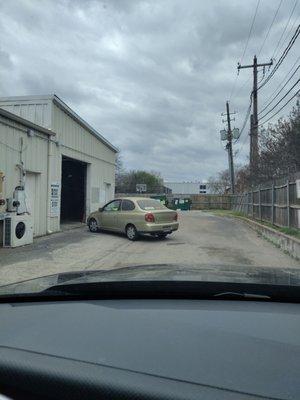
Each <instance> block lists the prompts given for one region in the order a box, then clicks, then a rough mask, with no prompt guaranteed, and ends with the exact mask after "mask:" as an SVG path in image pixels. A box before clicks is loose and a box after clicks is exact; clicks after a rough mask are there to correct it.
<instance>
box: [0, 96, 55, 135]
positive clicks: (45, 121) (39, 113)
mask: <svg viewBox="0 0 300 400" xmlns="http://www.w3.org/2000/svg"><path fill="white" fill-rule="evenodd" d="M51 103H52V102H51V100H50V99H46V98H45V99H44V100H38V101H37V100H31V101H25V100H20V101H17V100H16V101H14V102H13V103H12V102H11V101H1V105H0V106H1V108H3V109H4V110H7V111H9V112H11V113H13V114H15V115H18V116H19V117H22V118H25V119H28V120H29V121H31V122H34V123H36V124H37V125H41V126H43V127H44V128H48V129H51Z"/></svg>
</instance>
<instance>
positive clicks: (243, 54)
mask: <svg viewBox="0 0 300 400" xmlns="http://www.w3.org/2000/svg"><path fill="white" fill-rule="evenodd" d="M259 4H260V0H258V1H257V4H256V8H255V11H254V15H253V17H252V22H251V26H250V30H249V33H248V37H247V41H246V44H245V47H244V50H243V53H242V56H241V58H240V63H242V61H243V58H244V56H245V54H246V51H247V48H248V44H249V40H250V37H251V35H252V30H253V26H254V22H255V19H256V15H257V11H258V7H259ZM238 76H239V74H238V73H237V74H236V76H235V80H234V83H233V86H232V89H231V92H230V96H229V101H230V100H231V98H232V95H233V93H234V90H235V87H236V82H237V79H238Z"/></svg>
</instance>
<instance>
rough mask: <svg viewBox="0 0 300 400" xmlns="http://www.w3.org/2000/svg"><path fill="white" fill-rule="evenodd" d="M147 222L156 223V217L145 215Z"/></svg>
mask: <svg viewBox="0 0 300 400" xmlns="http://www.w3.org/2000/svg"><path fill="white" fill-rule="evenodd" d="M145 221H147V222H155V218H154V215H153V214H152V213H147V214H146V215H145Z"/></svg>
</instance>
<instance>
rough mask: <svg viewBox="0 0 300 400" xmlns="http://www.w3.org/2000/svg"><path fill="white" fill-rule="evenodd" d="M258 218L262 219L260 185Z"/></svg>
mask: <svg viewBox="0 0 300 400" xmlns="http://www.w3.org/2000/svg"><path fill="white" fill-rule="evenodd" d="M258 218H259V220H260V221H261V191H260V186H259V188H258Z"/></svg>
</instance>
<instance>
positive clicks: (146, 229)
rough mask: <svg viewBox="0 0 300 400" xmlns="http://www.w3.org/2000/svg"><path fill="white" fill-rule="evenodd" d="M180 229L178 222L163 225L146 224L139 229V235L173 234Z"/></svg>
mask: <svg viewBox="0 0 300 400" xmlns="http://www.w3.org/2000/svg"><path fill="white" fill-rule="evenodd" d="M178 227H179V223H178V222H169V223H168V222H165V223H163V224H145V225H143V227H141V228H140V229H138V232H139V233H152V234H154V233H171V232H174V231H177V229H178Z"/></svg>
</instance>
